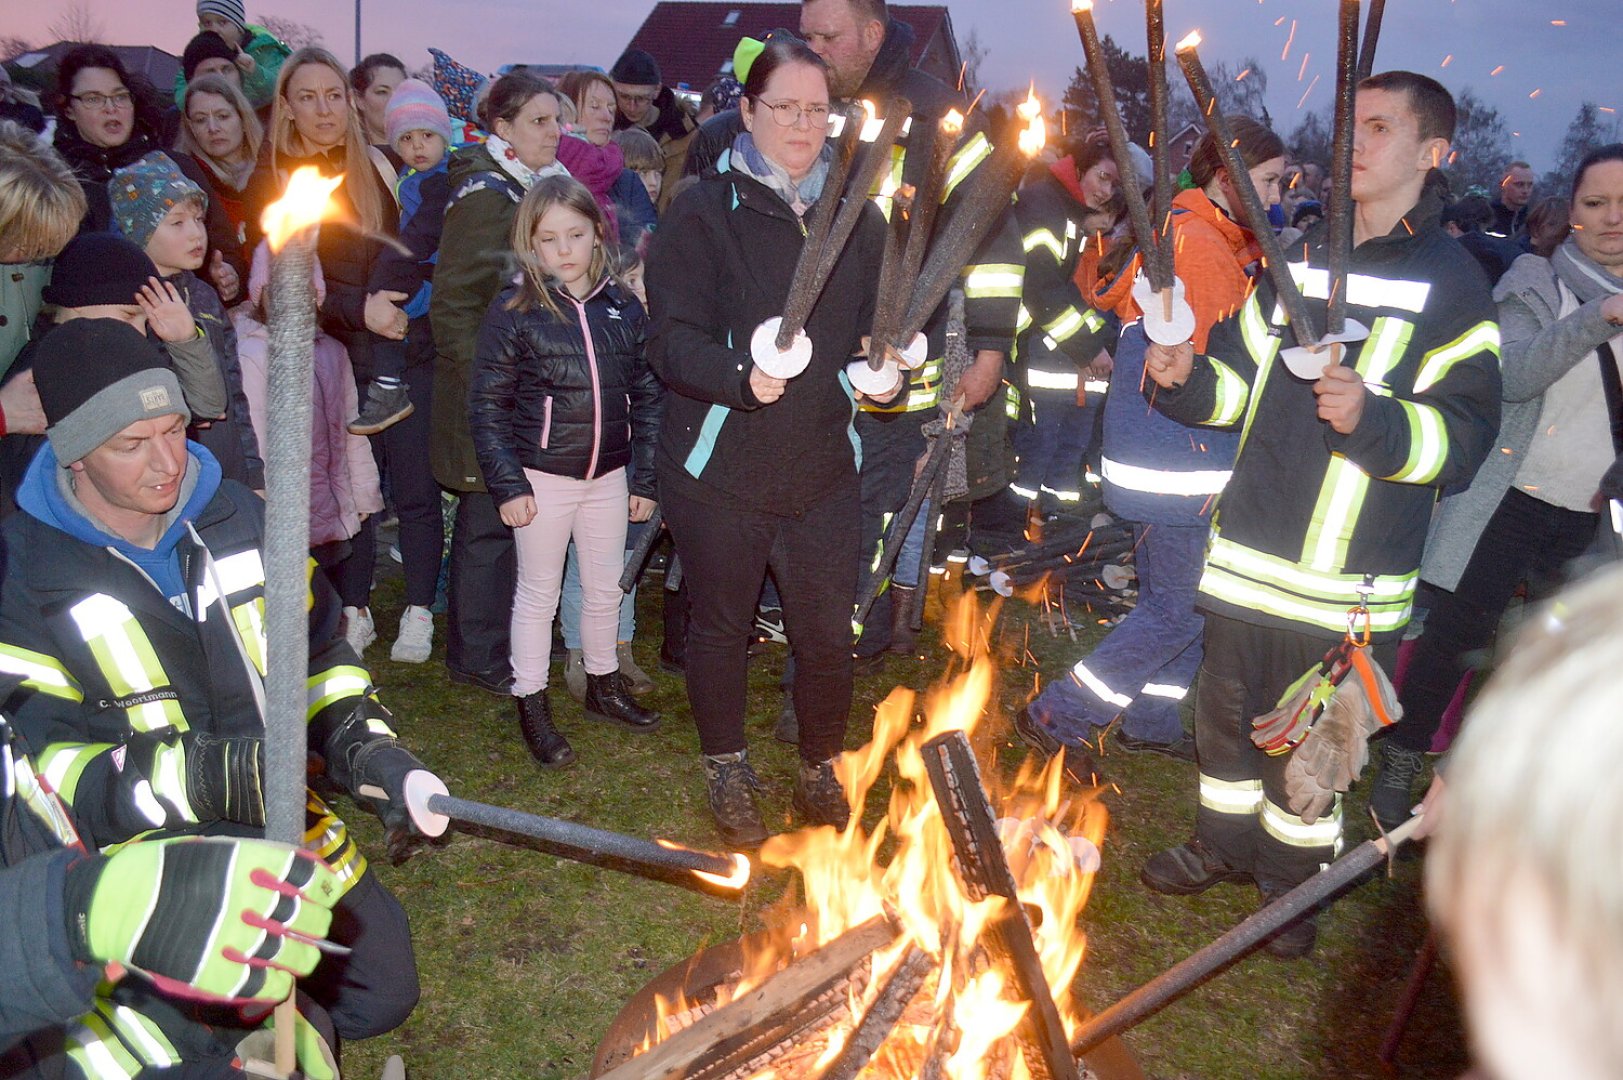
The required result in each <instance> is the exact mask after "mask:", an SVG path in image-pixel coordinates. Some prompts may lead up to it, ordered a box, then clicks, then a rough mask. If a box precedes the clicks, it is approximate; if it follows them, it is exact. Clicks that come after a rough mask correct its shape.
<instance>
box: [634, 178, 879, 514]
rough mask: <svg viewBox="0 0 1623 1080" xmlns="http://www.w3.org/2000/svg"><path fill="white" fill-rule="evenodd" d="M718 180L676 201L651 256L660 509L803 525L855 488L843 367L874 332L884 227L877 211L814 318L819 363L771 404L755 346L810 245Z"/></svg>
mask: <svg viewBox="0 0 1623 1080" xmlns="http://www.w3.org/2000/svg"><path fill="white" fill-rule="evenodd" d="M730 156H731V155H730V153H729V154H728V155H724V156H723V158H722V161H721V163H720V169H721V171H720V172H718V173H717V174H715V175H713V176H710V177H707V178H706V179H705V180H703V181H702V182H700V184H699V185H698V186H697V187H694V188H690V189H689V190H687V191H684V192H683V193H682V194H681V195H679V196H677V198H676V201H675V202H673V203H671V208H670V209H669V210H667V211H666V213H665V217H664V218H663V219H662V220H661V221H660V226H659V231H658V232H657V233H655V234H654V243H653V247H652V249H651V250H650V251H649V254H648V278H647V280H648V297H649V304H650V306H651V307H652V316H653V318H652V321H651V322H650V324H649V329H648V362H649V363H650V364H652V365H653V368H654V370H655V371H656V372H658V373H659V376H660V378H662V379H663V380H665V385H666V386H667V387H668V388H669V390H670V393H669V394H668V396H667V398H666V402H665V421H664V425H663V427H662V428H661V432H660V441H659V453H658V455H657V457H656V467H657V469H658V470H659V485H660V497H661V498H663V499H671V498H688V499H692V500H693V501H696V502H701V503H707V504H710V505H719V506H726V507H737V508H747V509H754V510H764V511H766V512H768V513H777V514H795V513H800V512H802V511H804V510H805V509H806V508H808V507H813V506H816V505H817V504H818V503H819V502H820V501H822V500H823V499H824V498H826V497H827V496H828V494H829V493H830V492H831V491H833V490H834V489H835V488H837V487H839V486H840V485H842V484H855V483H856V482H857V463H856V452H855V449H854V441H855V437H854V434H853V432H852V429H851V418H852V412H853V409H854V407H855V406H854V404H853V401H852V398H851V395H850V392H849V391H848V390H847V389H846V384H845V380H844V378H843V376H844V371H845V365H846V363H847V362H848V361H849V360H850V359H851V355H852V354H853V353H854V352H856V351H857V349H858V348H860V347H861V343H862V342H861V336H862V335H863V334H864V333H866V332H867V328H868V327H870V326H872V325H873V312H874V293H875V291H876V289H877V287H878V282H879V262H880V258H881V247H882V246H883V244H884V233H885V223H884V218H883V217H882V216H881V215H880V213H879V210H878V209H877V208H876V207H875V206H874V205H873V204H872V203H869V204H868V205H867V206H866V207H865V208H864V211H863V215H862V217H861V219H860V220H859V221H858V224H857V228H856V231H855V232H854V233H853V234H852V236H851V239H850V240H849V241H848V242H847V244H846V248H845V251H844V252H842V253H841V255H840V260H839V262H837V263H835V265H834V272H833V274H832V275H831V277H830V279H829V282H828V285H827V286H826V287H825V288H824V290H823V293H822V295H821V296H820V297H819V298H818V301H817V306H816V307H814V308H813V309H812V313H811V318H810V320H809V321H808V322H807V324H806V333H807V335H808V336H809V337H810V338H811V340H812V360H811V365H810V366H809V367H808V368H807V369H806V370H805V371H804V372H803V373H801V374H800V375H797V376H795V377H794V378H793V379H790V380H789V385H788V387H787V388H786V389H785V390H784V393H783V396H782V397H781V398H779V399H778V400H777V401H775V402H773V403H772V404H770V405H765V406H763V405H762V404H761V403H760V402H759V401H758V400H756V398H755V395H754V394H753V393H752V392H751V391H750V387H749V374H750V371H751V369H752V368H753V367H754V361H753V360H752V359H751V358H750V352H749V344H750V335H751V334H753V333H754V331H755V328H756V327H757V326H758V325H760V324H761V323H762V322H764V321H765V320H767V319H769V318H772V317H773V316H777V315H782V314H783V307H784V300H785V299H786V298H787V297H788V295H789V281H790V278H792V277H793V276H794V271H795V262H796V260H797V259H798V258H799V256H800V248H801V245H802V244H803V242H804V240H805V237H804V234H803V233H802V231H801V225H800V222H799V221H798V220H797V219H796V217H795V214H794V211H793V210H791V209H789V206H788V204H787V203H785V202H784V201H783V200H782V199H781V198H779V197H778V195H777V194H776V193H774V192H773V191H771V190H769V189H768V188H767V187H766V186H764V185H763V184H761V183H760V182H758V181H756V180H754V179H752V178H750V177H748V176H745V175H743V174H742V173H737V172H733V171H731V170H730V168H729V167H728V161H729V158H730Z"/></svg>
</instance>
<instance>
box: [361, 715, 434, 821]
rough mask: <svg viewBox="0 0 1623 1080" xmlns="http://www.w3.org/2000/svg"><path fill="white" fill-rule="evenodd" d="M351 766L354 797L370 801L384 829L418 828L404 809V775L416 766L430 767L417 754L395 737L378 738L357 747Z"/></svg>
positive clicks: (425, 768) (426, 769)
mask: <svg viewBox="0 0 1623 1080" xmlns="http://www.w3.org/2000/svg"><path fill="white" fill-rule="evenodd" d="M351 768H352V770H353V776H354V779H355V794H356V796H357V797H358V798H361V799H363V800H369V801H370V805H371V808H372V812H373V813H375V814H377V816H378V817H379V818H381V819H382V820H383V825H384V827H385V828H386V829H388V830H389V831H391V832H393V831H396V830H410V831H411V832H416V831H417V828H416V826H415V825H413V824H412V821H411V814H410V812H409V811H408V810H407V809H406V793H405V786H406V776H407V774H409V773H413V772H416V771H418V770H419V769H420V770H422V771H423V772H429V771H430V770H429V768H428V766H427V765H424V764H423V763H422V762H421V761H418V760H417V755H416V754H413V753H412V752H411V751H410V750H407V749H406V748H405V747H404V746H401V745H400V742H399V740H397V739H391V738H384V737H379V738H377V739H373V740H372V741H370V742H368V743H366V744H365V745H363V746H361V747H359V748H357V749H356V751H355V755H354V757H353V758H351ZM380 795H381V797H380Z"/></svg>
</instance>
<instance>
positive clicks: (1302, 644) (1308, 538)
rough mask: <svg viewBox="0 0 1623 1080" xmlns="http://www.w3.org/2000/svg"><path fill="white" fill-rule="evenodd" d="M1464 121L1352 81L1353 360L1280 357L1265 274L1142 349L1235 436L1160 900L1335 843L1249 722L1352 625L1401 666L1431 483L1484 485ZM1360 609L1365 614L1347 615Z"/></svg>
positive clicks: (1481, 377)
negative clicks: (1446, 192)
mask: <svg viewBox="0 0 1623 1080" xmlns="http://www.w3.org/2000/svg"><path fill="white" fill-rule="evenodd" d="M1453 133H1454V102H1453V99H1452V98H1451V97H1450V96H1449V94H1448V91H1446V90H1444V89H1443V88H1442V87H1441V86H1439V85H1438V84H1437V83H1436V82H1434V81H1433V80H1431V79H1429V78H1426V77H1425V76H1423V75H1416V74H1412V73H1410V72H1403V71H1395V72H1387V73H1384V74H1381V75H1377V76H1374V77H1372V78H1370V79H1366V80H1365V81H1364V82H1363V83H1362V84H1360V86H1359V90H1358V101H1357V111H1356V134H1355V137H1354V150H1353V173H1352V196H1353V202H1354V204H1355V209H1354V218H1353V221H1354V228H1353V243H1354V245H1355V247H1354V250H1353V253H1352V258H1351V261H1350V264H1349V276H1348V279H1347V317H1348V318H1349V319H1350V320H1357V321H1358V322H1360V323H1362V324H1364V325H1365V326H1367V327H1369V329H1370V331H1371V332H1370V336H1369V338H1368V340H1366V341H1364V342H1363V343H1362V345H1361V346H1352V347H1350V348H1348V349H1347V350H1346V352H1345V354H1344V355H1343V357H1342V360H1341V364H1340V366H1336V367H1331V366H1328V364H1327V367H1326V369H1325V372H1324V374H1323V376H1322V377H1320V378H1319V379H1318V380H1317V381H1316V382H1308V381H1306V380H1303V379H1298V378H1296V377H1295V376H1293V375H1292V374H1290V372H1289V371H1288V370H1286V369H1285V367H1284V364H1283V362H1282V361H1281V359H1280V356H1279V354H1280V350H1281V348H1283V347H1289V346H1291V345H1294V344H1295V341H1294V337H1293V335H1292V334H1291V332H1290V329H1289V327H1288V326H1287V325H1286V320H1285V316H1284V314H1283V313H1282V311H1281V309H1280V306H1279V305H1278V304H1277V303H1276V298H1275V292H1274V289H1273V288H1272V285H1271V283H1270V282H1269V281H1267V280H1264V281H1262V282H1261V283H1260V284H1259V286H1258V288H1257V290H1256V292H1254V293H1253V294H1252V296H1251V298H1250V299H1249V300H1247V301H1246V303H1245V306H1244V307H1243V308H1242V309H1241V310H1240V312H1239V314H1238V315H1237V316H1235V317H1233V318H1229V319H1226V320H1224V321H1223V322H1222V323H1219V324H1218V326H1217V327H1216V328H1215V330H1214V331H1213V333H1212V336H1211V338H1210V341H1209V342H1208V345H1207V349H1206V354H1205V355H1203V356H1200V357H1196V356H1195V355H1194V350H1193V348H1192V347H1191V346H1189V345H1183V346H1178V347H1176V348H1168V347H1163V346H1156V345H1152V346H1150V348H1149V350H1148V352H1147V354H1146V370H1147V372H1148V374H1149V376H1150V380H1149V381H1147V382H1146V384H1145V394H1146V396H1148V397H1149V398H1150V399H1151V400H1152V402H1153V404H1154V405H1155V407H1156V408H1157V409H1159V410H1161V411H1162V412H1164V413H1165V414H1167V415H1168V416H1170V417H1172V418H1173V419H1175V420H1179V421H1182V422H1184V423H1188V424H1206V425H1210V426H1215V427H1234V426H1239V427H1240V428H1241V431H1242V436H1241V443H1240V450H1239V456H1238V458H1237V460H1236V461H1235V466H1234V473H1233V476H1232V478H1231V479H1230V480H1229V483H1228V486H1227V487H1226V488H1225V489H1224V492H1223V497H1222V501H1221V504H1220V505H1219V507H1218V511H1217V516H1216V518H1215V520H1214V523H1213V528H1212V537H1211V542H1210V546H1209V548H1208V550H1207V557H1206V568H1205V572H1204V574H1203V576H1202V578H1201V582H1200V597H1199V604H1200V608H1201V610H1202V611H1204V612H1205V614H1206V617H1207V618H1206V631H1205V642H1204V646H1205V659H1204V661H1203V662H1202V665H1201V673H1200V689H1199V692H1198V694H1197V695H1196V703H1195V743H1196V755H1197V763H1198V765H1199V771H1200V802H1199V807H1198V809H1197V811H1196V815H1195V836H1194V839H1193V840H1191V841H1189V842H1188V843H1185V844H1182V845H1180V846H1178V847H1175V848H1171V849H1169V850H1167V851H1163V852H1161V853H1160V854H1158V855H1155V856H1154V857H1152V858H1151V859H1150V860H1149V861H1148V862H1147V863H1146V864H1145V865H1144V869H1143V875H1142V876H1143V880H1144V883H1145V884H1146V885H1147V886H1149V887H1150V888H1152V889H1154V890H1156V891H1157V892H1164V893H1175V894H1192V893H1198V892H1202V891H1204V890H1206V889H1208V888H1210V887H1211V886H1213V885H1217V884H1220V883H1222V882H1241V881H1255V882H1256V884H1257V886H1258V888H1259V889H1260V890H1261V891H1262V895H1263V899H1264V902H1267V901H1268V900H1270V899H1272V898H1273V897H1274V896H1276V895H1278V894H1279V893H1281V892H1283V891H1285V890H1287V889H1289V888H1291V887H1293V886H1295V885H1297V884H1299V883H1300V882H1302V881H1304V880H1306V879H1307V878H1308V877H1310V876H1311V875H1312V874H1314V873H1315V872H1316V871H1317V870H1318V868H1319V866H1320V865H1321V864H1323V863H1327V862H1329V861H1331V860H1332V859H1333V858H1334V857H1335V854H1336V852H1337V850H1338V849H1339V847H1340V844H1341V808H1340V801H1339V799H1336V800H1335V801H1334V802H1333V804H1332V805H1331V806H1330V807H1329V808H1328V810H1327V812H1326V813H1324V814H1323V815H1311V816H1298V815H1297V814H1294V813H1292V812H1291V810H1290V808H1289V803H1290V800H1289V797H1288V796H1287V794H1286V790H1285V783H1284V775H1285V768H1286V765H1287V763H1288V762H1289V760H1290V758H1289V756H1288V755H1287V756H1279V757H1270V756H1268V755H1266V754H1264V753H1263V752H1262V751H1261V750H1259V749H1258V748H1257V746H1256V745H1255V744H1253V742H1252V738H1251V736H1252V731H1253V729H1252V724H1251V721H1252V718H1253V717H1257V716H1261V715H1263V714H1265V713H1268V712H1269V711H1270V710H1272V709H1274V708H1275V706H1276V705H1277V704H1278V703H1279V701H1280V699H1281V697H1282V696H1283V695H1284V694H1285V692H1286V691H1287V688H1289V687H1291V686H1292V684H1293V683H1296V682H1297V681H1298V679H1300V678H1301V677H1302V675H1303V674H1304V673H1305V672H1308V671H1310V670H1313V669H1316V668H1317V667H1318V665H1319V663H1320V661H1321V659H1322V658H1323V657H1324V655H1325V653H1326V651H1327V650H1328V649H1329V648H1331V647H1333V646H1336V645H1337V644H1338V643H1340V642H1342V641H1343V640H1344V639H1345V637H1346V636H1347V635H1348V633H1349V623H1350V622H1351V623H1354V624H1355V625H1356V628H1357V629H1358V630H1360V631H1362V630H1363V629H1364V628H1365V627H1366V626H1367V628H1368V631H1369V632H1370V634H1371V635H1372V637H1373V645H1372V647H1371V650H1370V651H1371V652H1372V653H1373V658H1374V659H1375V660H1376V662H1377V663H1379V664H1381V665H1382V666H1383V667H1385V668H1387V669H1388V670H1390V668H1391V662H1392V660H1393V657H1394V656H1395V654H1396V650H1397V638H1398V634H1399V631H1400V630H1401V629H1402V628H1403V626H1404V624H1405V623H1407V622H1408V620H1409V614H1410V609H1411V606H1412V602H1413V598H1414V591H1415V584H1416V581H1417V578H1418V568H1419V566H1420V556H1421V549H1422V547H1423V545H1424V543H1425V537H1426V528H1427V524H1428V523H1429V521H1430V518H1431V510H1432V506H1433V504H1434V503H1435V502H1436V500H1437V496H1438V491H1439V489H1441V488H1443V487H1454V486H1463V485H1464V484H1467V483H1469V482H1470V480H1471V477H1472V476H1473V475H1475V473H1476V470H1477V466H1478V465H1480V464H1481V463H1482V459H1483V457H1484V456H1485V455H1486V454H1487V451H1488V448H1489V447H1490V446H1491V445H1492V440H1493V438H1494V435H1495V433H1496V432H1497V430H1498V423H1499V392H1500V386H1499V362H1498V353H1499V328H1498V325H1497V324H1496V323H1495V321H1494V307H1493V302H1492V299H1491V297H1490V296H1489V294H1488V289H1487V284H1486V282H1485V281H1484V280H1483V278H1482V274H1481V271H1480V270H1478V269H1477V266H1476V263H1475V262H1474V261H1473V260H1472V259H1471V257H1470V256H1469V255H1468V254H1466V253H1465V251H1464V249H1463V248H1461V247H1460V246H1459V245H1458V244H1456V243H1454V242H1453V240H1452V239H1451V238H1450V237H1449V236H1448V235H1447V234H1446V233H1444V232H1443V231H1442V229H1441V228H1440V226H1439V224H1438V219H1439V217H1440V213H1441V203H1440V200H1439V198H1438V196H1437V195H1436V193H1435V192H1434V190H1432V189H1431V188H1430V187H1429V185H1428V183H1427V179H1428V176H1429V174H1430V172H1431V170H1432V169H1433V168H1434V167H1435V166H1436V164H1437V162H1439V161H1441V160H1443V159H1444V158H1446V157H1447V156H1448V151H1449V140H1450V139H1451V138H1452V137H1453ZM1302 250H1305V251H1306V256H1307V262H1306V263H1293V264H1291V273H1292V275H1293V276H1294V277H1295V278H1296V280H1297V282H1298V283H1299V285H1300V286H1301V288H1302V292H1303V294H1304V296H1305V298H1306V300H1307V303H1308V308H1309V312H1310V314H1311V316H1312V317H1313V318H1314V319H1315V320H1316V321H1317V325H1319V326H1321V327H1322V326H1323V325H1324V317H1325V306H1326V305H1325V300H1326V297H1327V295H1328V291H1329V275H1328V273H1327V272H1326V270H1325V269H1324V267H1325V262H1326V242H1325V232H1324V231H1323V230H1320V231H1316V232H1315V233H1314V234H1313V235H1311V236H1309V237H1308V238H1306V241H1305V243H1304V246H1303V248H1300V249H1293V254H1294V253H1295V252H1297V251H1302ZM1324 355H1325V357H1326V360H1327V361H1328V358H1329V352H1328V351H1326V352H1325V354H1324ZM1366 601H1367V605H1366ZM1361 606H1367V614H1366V613H1362V612H1361V613H1359V614H1357V615H1356V616H1355V615H1353V614H1351V613H1350V609H1358V608H1360V607H1361ZM1315 936H1316V927H1315V925H1314V922H1313V920H1312V919H1311V918H1309V919H1305V920H1303V921H1302V922H1299V923H1297V924H1295V925H1294V926H1292V927H1290V928H1289V929H1287V930H1285V931H1283V932H1282V933H1281V934H1280V936H1278V937H1276V938H1275V939H1274V940H1273V941H1271V942H1270V943H1269V946H1268V947H1269V949H1270V951H1272V952H1273V953H1275V955H1279V956H1301V955H1304V954H1306V953H1307V952H1309V951H1310V950H1311V949H1312V947H1313V943H1314V940H1315Z"/></svg>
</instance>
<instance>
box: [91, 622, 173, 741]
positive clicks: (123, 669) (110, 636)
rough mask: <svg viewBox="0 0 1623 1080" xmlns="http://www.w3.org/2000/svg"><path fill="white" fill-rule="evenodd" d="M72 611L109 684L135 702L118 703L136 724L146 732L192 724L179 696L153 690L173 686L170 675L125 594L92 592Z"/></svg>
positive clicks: (135, 725)
mask: <svg viewBox="0 0 1623 1080" xmlns="http://www.w3.org/2000/svg"><path fill="white" fill-rule="evenodd" d="M68 614H69V615H70V616H72V618H73V621H74V623H75V624H77V626H78V627H79V633H80V634H81V635H82V636H83V637H84V640H85V644H86V645H88V646H90V652H91V655H92V656H94V657H95V659H96V665H97V667H99V668H100V669H101V673H102V676H103V677H104V678H106V680H107V685H108V686H109V687H110V688H111V689H112V691H113V693H114V694H116V695H117V696H118V697H119V698H123V699H131V700H130V703H129V704H122V703H119V702H115V703H114V704H120V706H121V707H122V708H123V709H124V711H125V713H126V714H128V716H129V719H130V726H131V727H132V728H134V729H135V730H136V731H143V732H144V731H161V730H162V729H164V728H167V727H172V728H175V729H176V730H178V731H186V730H188V729H189V728H190V725H189V724H188V723H187V722H186V714H185V713H183V712H182V711H181V709H180V702H179V701H178V700H176V698H174V697H173V696H167V697H161V698H159V697H156V696H152V695H153V692H154V691H159V690H162V691H167V690H168V689H169V676H168V675H166V674H165V673H164V670H163V665H162V664H160V663H159V662H158V654H157V652H156V651H155V650H154V649H153V648H152V642H151V641H150V640H148V638H147V635H146V631H145V630H143V629H141V624H140V623H139V622H138V621H136V618H135V616H134V614H132V613H131V612H130V609H129V608H128V607H126V606H125V604H124V602H123V601H122V600H118V599H115V598H114V597H111V596H108V595H107V594H106V593H91V594H90V595H89V596H87V597H85V598H84V599H83V600H80V601H79V602H78V603H77V604H74V605H73V606H72V607H71V608H69V609H68Z"/></svg>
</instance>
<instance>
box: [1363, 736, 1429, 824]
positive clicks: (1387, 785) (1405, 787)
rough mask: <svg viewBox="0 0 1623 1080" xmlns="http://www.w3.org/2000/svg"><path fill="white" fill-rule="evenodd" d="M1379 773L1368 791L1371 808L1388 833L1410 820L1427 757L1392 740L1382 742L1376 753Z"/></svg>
mask: <svg viewBox="0 0 1623 1080" xmlns="http://www.w3.org/2000/svg"><path fill="white" fill-rule="evenodd" d="M1375 757H1376V759H1377V760H1378V761H1379V762H1380V771H1379V772H1377V773H1376V774H1375V780H1374V782H1373V783H1372V784H1370V788H1369V808H1370V809H1371V810H1373V811H1374V812H1375V820H1376V821H1378V822H1380V823H1381V828H1383V829H1385V830H1386V831H1387V832H1391V831H1392V830H1393V829H1395V828H1397V827H1398V826H1399V825H1402V824H1403V823H1404V822H1405V821H1408V820H1409V815H1410V813H1412V812H1413V810H1414V804H1415V781H1416V780H1419V779H1420V774H1421V773H1422V772H1424V771H1425V768H1426V755H1425V754H1424V753H1423V752H1421V751H1419V750H1411V749H1409V748H1408V747H1407V746H1399V745H1398V744H1397V743H1395V742H1393V741H1392V740H1391V739H1382V740H1381V741H1380V744H1379V746H1378V747H1377V749H1376V751H1375Z"/></svg>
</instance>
